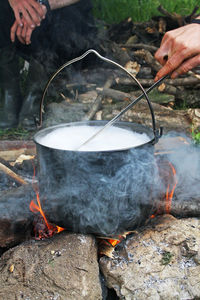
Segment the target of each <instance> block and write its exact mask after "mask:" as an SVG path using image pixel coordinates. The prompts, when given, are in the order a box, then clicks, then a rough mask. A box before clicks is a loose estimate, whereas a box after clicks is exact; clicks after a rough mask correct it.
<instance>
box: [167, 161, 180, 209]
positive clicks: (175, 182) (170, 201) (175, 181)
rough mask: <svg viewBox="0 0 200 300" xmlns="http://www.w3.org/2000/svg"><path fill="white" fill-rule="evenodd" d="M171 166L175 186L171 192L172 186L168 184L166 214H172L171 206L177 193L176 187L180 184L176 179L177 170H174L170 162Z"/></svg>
mask: <svg viewBox="0 0 200 300" xmlns="http://www.w3.org/2000/svg"><path fill="white" fill-rule="evenodd" d="M169 165H170V167H171V171H172V174H173V178H174V184H173V187H172V189H171V191H170V184H168V186H167V191H166V198H165V199H166V202H165V212H166V213H167V214H169V213H170V210H171V204H172V198H173V195H174V191H175V188H176V185H177V183H178V181H177V178H176V170H175V168H174V166H173V165H172V164H171V163H170V162H169Z"/></svg>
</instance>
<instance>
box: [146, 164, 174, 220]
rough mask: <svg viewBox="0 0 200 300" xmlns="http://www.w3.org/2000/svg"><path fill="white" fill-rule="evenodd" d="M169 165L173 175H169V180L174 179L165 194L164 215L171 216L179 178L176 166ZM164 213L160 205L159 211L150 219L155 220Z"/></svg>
mask: <svg viewBox="0 0 200 300" xmlns="http://www.w3.org/2000/svg"><path fill="white" fill-rule="evenodd" d="M168 165H169V166H170V171H171V173H172V174H169V180H171V179H173V183H168V185H167V189H166V193H165V209H164V213H166V214H169V213H170V211H171V204H172V199H173V196H174V191H175V188H176V185H177V183H178V181H177V178H176V170H175V168H174V166H173V165H172V163H170V162H168ZM171 186H172V189H171V190H170V187H171ZM162 213H163V209H162V206H161V205H160V206H159V207H158V208H157V211H156V212H155V214H153V215H151V216H150V219H153V218H155V217H156V216H157V215H159V214H162Z"/></svg>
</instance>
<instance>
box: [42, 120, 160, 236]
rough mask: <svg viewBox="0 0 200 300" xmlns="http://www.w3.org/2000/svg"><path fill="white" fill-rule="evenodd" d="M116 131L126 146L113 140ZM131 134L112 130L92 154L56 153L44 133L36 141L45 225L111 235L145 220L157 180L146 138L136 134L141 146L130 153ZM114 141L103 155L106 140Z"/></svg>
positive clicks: (58, 151) (131, 227)
mask: <svg viewBox="0 0 200 300" xmlns="http://www.w3.org/2000/svg"><path fill="white" fill-rule="evenodd" d="M122 123H124V124H125V123H126V122H122ZM132 126H133V125H132ZM137 126H138V125H137ZM98 129H99V127H98ZM94 130H96V129H95V128H94ZM117 130H119V131H121V130H122V131H126V134H128V139H127V136H126V135H125V136H126V138H125V144H123V139H122V136H123V137H124V134H125V133H124V132H123V134H122V135H120V134H119V135H117V136H115V133H116V131H117ZM131 130H132V131H131ZM140 131H141V132H142V131H143V128H142V130H140ZM134 132H135V131H134ZM134 132H133V128H130V131H128V130H125V129H122V128H114V131H113V128H110V133H109V134H108V133H106V134H108V136H107V137H106V140H105V137H104V148H102V143H100V146H101V148H100V149H99V150H97V148H93V149H92V151H71V150H60V149H57V146H56V145H49V144H48V143H46V142H44V141H45V139H44V140H43V137H44V136H45V138H46V134H45V135H43V134H42V135H41V137H42V139H41V140H40V139H39V138H36V142H37V151H38V154H39V155H38V157H39V169H40V170H39V182H40V192H41V193H40V195H41V201H42V202H43V203H42V205H43V208H44V211H45V213H46V214H47V216H48V219H49V220H51V221H53V222H54V223H56V224H57V225H59V226H61V227H64V228H66V229H68V230H72V231H75V232H82V233H95V234H100V235H109V236H110V235H112V234H117V233H122V232H124V231H125V230H131V229H133V228H135V227H136V226H138V225H140V224H142V223H143V222H144V221H146V220H147V218H149V216H150V215H151V214H152V212H153V210H154V209H155V207H156V203H155V201H156V200H155V199H157V197H156V193H157V192H159V191H158V190H159V189H158V190H156V189H155V188H153V187H155V186H156V185H157V186H159V184H158V182H159V180H160V179H159V174H158V169H157V165H156V162H155V157H154V147H153V146H152V145H151V144H148V141H149V140H150V137H149V136H148V135H147V134H140V133H141V132H139V133H138V134H137V135H138V136H140V139H141V140H140V142H139V144H140V145H141V146H138V147H135V148H134V144H133V140H132V142H131V143H130V136H131V134H132V135H133V136H134ZM143 133H145V132H143ZM79 136H81V134H80V130H79ZM113 137H115V138H116V137H117V138H118V140H117V144H118V147H117V146H116V144H115V150H113V148H112V147H111V146H110V148H107V150H105V145H106V141H108V144H109V143H110V141H111V139H112V138H113ZM84 138H85V137H84ZM127 141H128V142H129V143H130V144H129V146H128V145H127ZM41 145H42V146H41ZM123 145H125V146H123ZM137 145H138V141H137ZM93 146H94V145H93ZM87 147H89V144H88V145H87ZM116 147H117V148H116ZM123 148H125V149H123ZM94 149H95V150H94ZM102 149H103V150H102Z"/></svg>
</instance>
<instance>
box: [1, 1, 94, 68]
mask: <svg viewBox="0 0 200 300" xmlns="http://www.w3.org/2000/svg"><path fill="white" fill-rule="evenodd" d="M0 8H1V9H0V55H1V49H2V48H6V47H9V46H11V47H13V48H14V49H15V51H16V53H17V54H18V55H19V56H22V57H23V58H24V59H26V60H29V58H30V57H33V58H35V59H37V60H39V61H40V62H41V63H43V64H46V65H48V64H49V65H54V67H55V66H56V67H58V66H60V65H61V64H63V63H64V62H66V60H69V59H71V58H74V57H76V56H78V55H80V54H82V53H83V51H85V50H87V49H89V48H91V47H93V46H94V44H95V42H94V41H95V35H96V30H95V26H94V21H93V17H92V14H91V9H92V5H91V3H90V0H81V1H79V2H78V3H76V4H73V5H70V6H68V7H65V8H60V9H56V10H54V11H51V12H49V13H48V14H47V16H46V18H45V20H43V21H42V23H41V26H40V27H37V28H36V29H35V30H34V31H33V33H32V37H31V44H30V45H23V44H21V43H20V42H19V41H18V39H17V37H16V41H15V43H14V44H13V43H12V42H11V41H10V28H11V26H12V25H13V23H14V14H13V11H12V9H11V7H10V5H9V3H8V0H1V4H0Z"/></svg>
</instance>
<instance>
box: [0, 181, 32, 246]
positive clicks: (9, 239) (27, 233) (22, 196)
mask: <svg viewBox="0 0 200 300" xmlns="http://www.w3.org/2000/svg"><path fill="white" fill-rule="evenodd" d="M34 197H35V192H34V190H33V187H32V185H31V184H26V185H23V186H21V187H18V188H15V189H12V190H10V191H6V192H2V193H1V194H0V247H11V246H14V245H17V244H18V243H20V242H22V241H25V240H27V239H29V238H30V237H31V230H32V223H33V218H34V215H33V213H32V212H31V211H30V209H29V204H30V202H31V200H32V199H33V198H34Z"/></svg>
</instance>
